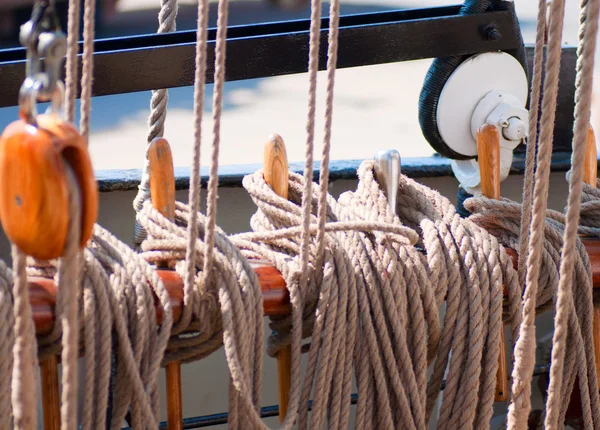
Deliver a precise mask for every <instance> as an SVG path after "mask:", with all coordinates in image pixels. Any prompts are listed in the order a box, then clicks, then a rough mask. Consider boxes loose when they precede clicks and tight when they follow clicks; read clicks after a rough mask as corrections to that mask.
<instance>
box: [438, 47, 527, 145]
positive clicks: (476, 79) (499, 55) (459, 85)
mask: <svg viewBox="0 0 600 430" xmlns="http://www.w3.org/2000/svg"><path fill="white" fill-rule="evenodd" d="M491 91H496V92H498V93H504V94H510V95H511V96H513V97H516V99H518V101H519V103H520V105H521V106H523V107H524V106H525V104H526V103H527V94H528V82H527V75H526V74H525V70H523V66H521V64H520V63H519V62H518V61H517V59H516V58H515V57H513V56H512V55H509V54H507V53H504V52H488V53H485V54H479V55H474V56H472V57H470V58H469V59H467V60H466V61H464V62H463V63H462V64H461V65H460V66H458V68H457V69H456V70H455V71H454V73H452V75H451V76H450V78H449V79H448V81H447V82H446V84H445V85H444V89H443V90H442V92H441V94H440V99H439V103H438V107H437V116H436V117H437V126H438V131H439V133H440V136H441V137H442V139H443V140H444V143H445V144H446V145H447V146H448V147H450V148H451V149H452V150H453V151H455V152H457V153H459V154H462V155H464V156H467V157H475V156H476V155H477V142H476V141H475V139H474V138H473V134H472V133H471V119H472V116H473V113H474V111H475V108H476V107H477V105H478V104H479V102H480V101H481V100H482V99H483V98H484V97H485V96H486V95H487V94H488V93H489V92H491Z"/></svg>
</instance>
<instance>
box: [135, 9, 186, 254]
mask: <svg viewBox="0 0 600 430" xmlns="http://www.w3.org/2000/svg"><path fill="white" fill-rule="evenodd" d="M176 18H177V0H161V7H160V12H159V13H158V31H157V33H171V32H174V31H175V30H176V29H177V26H176ZM168 102H169V92H168V91H167V89H160V90H154V91H152V99H151V100H150V116H149V118H148V136H147V141H148V144H150V142H152V140H153V139H154V138H155V137H162V136H163V134H164V132H165V120H166V118H167V104H168ZM148 169H149V162H148V146H146V154H145V160H144V167H143V168H142V177H141V180H140V185H139V186H138V193H137V195H136V196H135V199H134V200H133V208H134V209H135V212H136V213H138V212H139V211H141V210H142V206H143V205H144V202H145V201H146V200H148V199H149V198H150V175H149V173H148ZM144 237H145V232H144V231H143V229H142V228H141V227H140V226H139V225H138V224H137V223H136V230H135V232H134V243H141V242H142V240H143V239H144Z"/></svg>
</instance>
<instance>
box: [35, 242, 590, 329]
mask: <svg viewBox="0 0 600 430" xmlns="http://www.w3.org/2000/svg"><path fill="white" fill-rule="evenodd" d="M582 241H583V245H584V246H585V249H586V251H587V253H588V255H589V257H590V263H591V266H592V280H593V283H594V288H600V239H598V238H590V237H587V238H583V239H582ZM507 252H508V254H509V255H510V257H511V258H512V260H513V264H514V267H515V268H516V267H517V261H518V257H517V252H516V251H515V250H513V249H510V248H507ZM250 264H251V266H252V268H253V269H254V272H255V273H256V274H257V275H258V280H259V282H260V286H261V289H262V293H263V309H264V314H265V315H266V316H285V315H289V314H290V312H291V305H290V298H289V296H288V291H287V288H286V285H285V280H284V279H283V276H282V275H281V272H279V270H277V269H276V268H275V267H273V266H272V265H271V264H270V263H269V262H267V261H263V260H252V261H251V262H250ZM157 273H158V276H159V277H160V278H161V280H162V281H163V283H164V285H165V288H166V289H167V291H168V293H169V296H170V298H171V309H172V312H173V321H174V322H175V323H176V322H178V321H179V319H180V318H181V309H182V307H183V279H181V277H180V276H179V275H178V274H177V272H174V271H171V270H162V269H158V270H157ZM29 294H30V301H31V306H32V310H33V320H34V323H35V329H36V333H37V334H39V335H44V334H48V333H50V331H51V330H52V328H53V327H54V308H55V306H56V286H55V285H54V282H53V281H52V280H51V279H46V278H38V277H31V278H29ZM504 294H505V295H506V290H505V291H504ZM156 311H157V312H156V315H157V321H158V323H159V324H160V323H161V321H162V313H163V312H162V308H161V307H160V306H159V305H158V299H156Z"/></svg>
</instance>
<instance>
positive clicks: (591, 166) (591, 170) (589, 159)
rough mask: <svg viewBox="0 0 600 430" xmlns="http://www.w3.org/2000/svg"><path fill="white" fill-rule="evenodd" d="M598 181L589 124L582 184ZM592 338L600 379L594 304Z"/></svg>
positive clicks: (598, 311)
mask: <svg viewBox="0 0 600 430" xmlns="http://www.w3.org/2000/svg"><path fill="white" fill-rule="evenodd" d="M597 179H598V154H597V149H596V134H595V133H594V129H593V127H592V125H591V124H590V125H589V126H588V134H587V142H586V151H585V160H584V162H583V182H585V183H586V184H588V185H591V186H592V187H594V188H595V187H596V184H597ZM592 336H593V338H594V359H595V360H594V361H595V363H596V375H598V378H600V306H597V305H596V303H594V319H593V329H592Z"/></svg>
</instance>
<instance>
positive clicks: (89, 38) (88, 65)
mask: <svg viewBox="0 0 600 430" xmlns="http://www.w3.org/2000/svg"><path fill="white" fill-rule="evenodd" d="M95 15H96V0H85V5H84V10H83V59H82V73H81V107H80V110H81V114H80V116H81V117H80V120H79V131H80V133H81V135H82V136H83V138H84V139H85V141H86V144H87V143H89V141H88V136H89V134H90V114H91V110H92V107H91V102H92V100H91V99H92V80H93V77H94V25H95V22H96V20H95Z"/></svg>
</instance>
